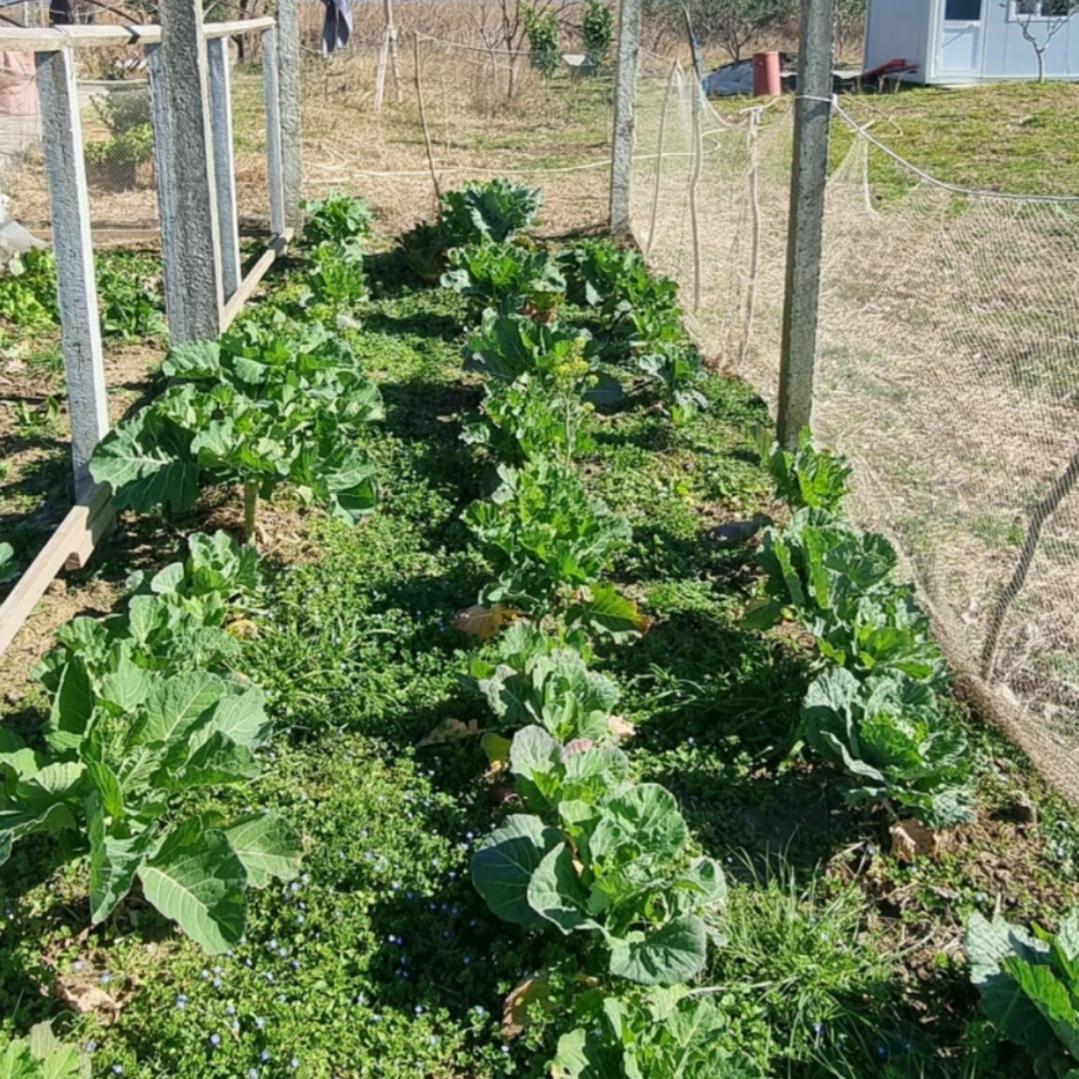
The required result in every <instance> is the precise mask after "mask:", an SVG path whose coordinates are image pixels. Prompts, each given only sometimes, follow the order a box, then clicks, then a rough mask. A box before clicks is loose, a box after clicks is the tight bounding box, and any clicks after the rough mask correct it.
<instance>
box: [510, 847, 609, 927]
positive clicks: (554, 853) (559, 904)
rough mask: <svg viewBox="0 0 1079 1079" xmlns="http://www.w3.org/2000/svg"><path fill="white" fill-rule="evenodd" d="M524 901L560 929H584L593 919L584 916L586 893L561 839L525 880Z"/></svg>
mask: <svg viewBox="0 0 1079 1079" xmlns="http://www.w3.org/2000/svg"><path fill="white" fill-rule="evenodd" d="M527 895H528V905H529V906H530V907H531V908H532V910H534V911H536V912H537V913H538V914H541V915H542V916H543V917H544V918H546V919H547V921H549V922H553V923H554V924H555V925H557V926H558V928H559V929H561V930H562V932H563V933H571V932H572V931H573V930H574V929H586V928H588V927H589V926H595V925H596V923H595V922H594V921H592V919H591V918H589V917H588V914H587V912H586V905H587V903H588V893H587V892H586V891H585V889H584V886H583V885H582V884H581V878H580V877H579V876H578V875H577V870H576V869H575V868H574V866H573V854H572V852H571V851H570V849H569V847H568V846H567V845H566V844H565V843H559V844H558V845H557V846H556V847H553V848H552V849H551V850H549V851H548V852H547V853H546V854H545V855H544V856H543V860H542V861H541V862H540V864H539V865H538V866H537V867H536V869H535V871H534V872H533V874H532V877H531V879H530V880H529V882H528V891H527Z"/></svg>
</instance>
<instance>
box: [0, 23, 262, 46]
mask: <svg viewBox="0 0 1079 1079" xmlns="http://www.w3.org/2000/svg"><path fill="white" fill-rule="evenodd" d="M273 25H274V20H273V18H272V17H270V16H262V17H260V18H258V19H236V20H232V21H226V22H210V23H206V24H205V25H204V26H203V36H204V37H207V38H218V37H235V36H237V35H238V34H247V33H251V32H253V31H258V30H264V29H266V27H267V26H273ZM160 41H161V27H160V26H159V25H157V24H156V23H132V24H130V25H121V24H116V25H113V24H111V23H110V24H103V25H96V26H95V25H90V26H81V25H78V26H77V25H72V26H54V27H39V26H27V27H22V26H7V27H4V29H3V31H2V32H0V49H18V50H20V51H22V52H56V51H57V50H58V49H100V48H102V47H103V46H107V45H156V44H158V43H159V42H160Z"/></svg>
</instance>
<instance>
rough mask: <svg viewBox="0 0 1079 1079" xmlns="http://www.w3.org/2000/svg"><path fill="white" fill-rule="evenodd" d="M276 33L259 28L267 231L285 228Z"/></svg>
mask: <svg viewBox="0 0 1079 1079" xmlns="http://www.w3.org/2000/svg"><path fill="white" fill-rule="evenodd" d="M276 38H277V35H276V33H275V31H274V28H273V27H269V28H267V29H266V30H263V31H262V81H263V96H264V97H265V98H266V175H267V179H268V180H269V191H270V231H271V232H272V233H273V234H274V236H275V237H277V236H280V235H281V234H282V233H283V232H284V231H285V222H286V219H287V217H288V214H287V211H286V204H285V163H284V155H283V151H282V149H281V78H280V72H279V69H278V52H277V41H276Z"/></svg>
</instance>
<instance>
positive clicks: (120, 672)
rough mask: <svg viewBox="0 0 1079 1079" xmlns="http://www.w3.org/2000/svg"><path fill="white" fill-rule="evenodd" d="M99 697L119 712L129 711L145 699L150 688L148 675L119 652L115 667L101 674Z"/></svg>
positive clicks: (124, 654) (127, 656)
mask: <svg viewBox="0 0 1079 1079" xmlns="http://www.w3.org/2000/svg"><path fill="white" fill-rule="evenodd" d="M100 689H101V699H102V700H104V701H108V702H109V703H110V704H113V705H115V706H116V708H117V709H119V711H121V712H131V711H133V710H134V709H135V708H137V707H138V706H139V705H140V704H141V703H142V702H143V701H144V700H145V699H146V694H147V693H148V692H149V689H150V675H149V674H148V673H147V672H146V671H144V670H143V669H142V668H141V667H138V666H136V664H135V663H134V662H133V661H132V659H131V657H130V656H129V655H127V653H125V652H121V653H120V656H119V659H118V660H117V664H116V669H115V670H112V671H109V672H107V673H106V674H103V675H102V676H101V687H100Z"/></svg>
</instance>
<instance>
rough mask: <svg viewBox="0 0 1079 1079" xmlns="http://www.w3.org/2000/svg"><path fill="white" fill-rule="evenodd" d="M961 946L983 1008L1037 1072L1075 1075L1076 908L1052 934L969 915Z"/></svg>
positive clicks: (1078, 1061) (1078, 1022) (1078, 1011)
mask: <svg viewBox="0 0 1079 1079" xmlns="http://www.w3.org/2000/svg"><path fill="white" fill-rule="evenodd" d="M966 949H967V954H968V955H969V956H970V976H971V981H972V982H973V983H974V985H975V986H977V988H978V992H979V993H980V994H981V1003H982V1011H984V1012H985V1014H986V1015H987V1016H988V1017H989V1019H990V1021H991V1022H992V1023H993V1026H995V1027H996V1029H997V1030H998V1031H999V1033H1000V1034H1002V1035H1003V1036H1004V1037H1005V1038H1007V1039H1008V1040H1009V1041H1010V1042H1013V1043H1014V1044H1016V1045H1018V1046H1020V1047H1021V1048H1022V1049H1023V1050H1025V1051H1026V1053H1027V1055H1028V1056H1029V1057H1030V1058H1031V1060H1032V1062H1033V1064H1034V1072H1035V1074H1036V1075H1038V1076H1045V1077H1052V1076H1064V1077H1067V1079H1074V1077H1075V1076H1076V1075H1079V909H1077V910H1073V911H1072V912H1071V913H1070V914H1069V915H1068V916H1067V917H1066V918H1065V919H1064V921H1063V922H1062V923H1061V925H1060V930H1059V931H1058V932H1057V934H1056V935H1055V936H1054V935H1053V934H1051V933H1048V932H1046V931H1045V930H1042V929H1040V928H1039V927H1037V926H1034V927H1033V933H1028V932H1027V931H1026V930H1025V929H1023V928H1022V927H1021V926H1015V925H1011V924H1009V923H1008V922H1006V921H1005V920H1004V919H1003V918H1001V917H1000V916H999V915H994V917H993V920H992V921H989V920H987V919H986V918H983V917H982V915H980V914H977V913H975V914H973V915H972V916H971V918H970V921H969V922H968V924H967V934H966Z"/></svg>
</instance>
